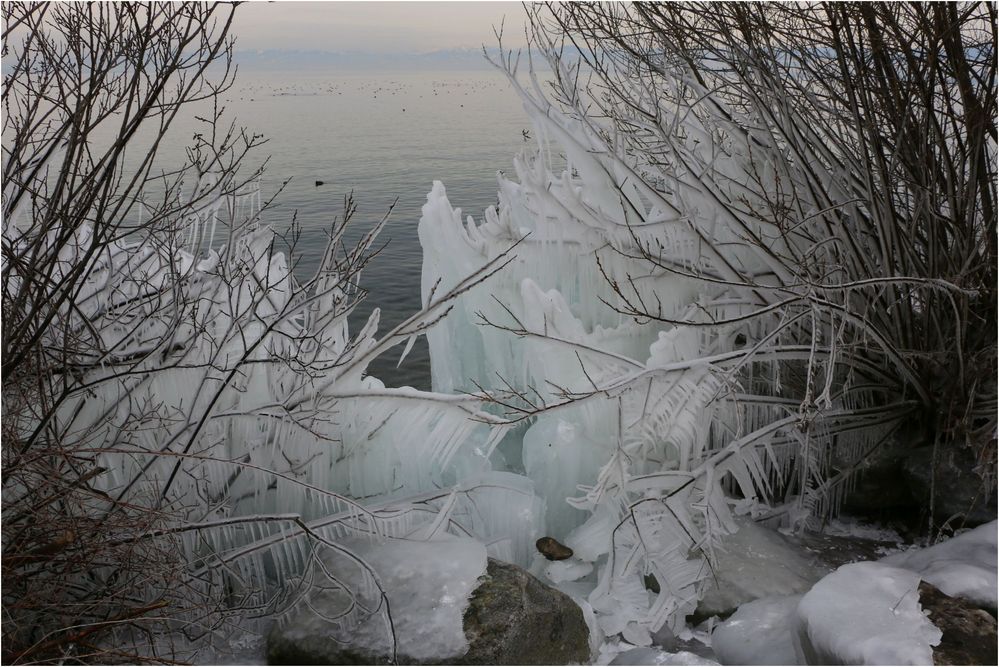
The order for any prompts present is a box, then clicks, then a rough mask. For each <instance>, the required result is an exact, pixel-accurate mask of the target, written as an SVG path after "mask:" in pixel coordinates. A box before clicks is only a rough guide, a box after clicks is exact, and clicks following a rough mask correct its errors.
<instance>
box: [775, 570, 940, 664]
mask: <svg viewBox="0 0 999 667" xmlns="http://www.w3.org/2000/svg"><path fill="white" fill-rule="evenodd" d="M793 632H794V641H795V645H796V651H797V652H798V657H799V659H801V660H802V661H803V664H809V665H930V664H933V649H932V647H933V646H936V645H937V644H939V643H940V638H941V632H940V630H939V629H938V628H937V627H936V626H935V625H933V623H931V622H930V620H929V619H927V618H926V616H925V615H924V614H923V610H922V608H921V606H920V604H919V575H918V574H916V573H915V572H910V571H908V570H902V569H899V568H896V567H890V566H888V565H883V564H881V563H852V564H850V565H844V566H843V567H841V568H839V569H838V570H836V571H835V572H833V573H832V574H830V575H828V576H826V577H825V578H823V579H822V580H821V581H820V582H819V583H817V584H816V585H815V586H813V587H812V589H811V590H810V591H808V593H806V594H805V595H804V596H803V597H802V598H801V601H800V602H799V603H798V607H797V611H796V613H795V616H794V627H793Z"/></svg>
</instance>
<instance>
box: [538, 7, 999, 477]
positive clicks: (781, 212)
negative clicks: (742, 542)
mask: <svg viewBox="0 0 999 667" xmlns="http://www.w3.org/2000/svg"><path fill="white" fill-rule="evenodd" d="M531 34H532V39H533V43H534V44H535V46H537V47H538V48H539V49H541V50H542V51H543V52H544V53H545V54H546V56H547V59H548V61H549V64H551V66H552V70H553V72H554V82H553V85H552V87H551V89H550V91H549V92H550V98H551V99H552V100H553V101H554V102H555V103H556V104H558V105H560V107H561V108H562V109H563V110H565V111H567V113H568V114H569V115H570V116H571V117H572V118H575V119H578V120H580V121H581V122H582V126H583V127H584V128H586V132H587V133H588V136H592V137H593V141H594V147H593V148H592V149H591V150H592V153H593V154H594V155H596V156H598V159H599V161H600V162H601V163H602V164H603V165H604V167H605V169H606V170H607V173H608V175H609V178H611V179H612V180H613V179H615V178H616V179H617V182H618V183H619V185H620V187H621V190H620V192H621V194H620V196H619V201H620V202H621V206H622V207H623V208H624V209H625V212H624V213H623V214H622V217H623V219H624V220H625V221H627V224H628V225H629V227H630V229H631V237H632V238H631V241H632V242H631V243H628V244H619V245H618V246H617V247H618V248H619V249H620V252H621V253H622V254H623V256H624V259H625V260H626V261H630V262H634V264H633V267H634V268H633V270H632V273H631V274H629V276H627V277H622V276H621V275H618V274H612V273H611V272H605V276H606V277H607V279H608V281H609V282H610V283H611V285H612V287H613V291H614V292H615V295H616V298H617V301H616V303H615V304H614V305H613V307H615V308H616V309H618V311H619V312H621V313H623V314H625V315H627V316H629V317H633V318H635V319H636V321H641V322H661V323H663V324H665V325H674V324H675V325H680V326H687V327H690V326H698V327H701V328H702V329H703V328H705V327H707V328H708V329H712V330H722V329H725V330H731V329H733V328H739V327H742V329H743V333H742V337H741V340H742V342H743V345H746V344H747V343H748V345H746V347H747V349H749V350H750V351H749V352H748V356H747V357H746V358H745V359H744V360H742V361H739V364H740V365H743V366H745V367H746V369H747V371H751V369H752V368H753V367H754V366H753V364H754V362H755V361H756V360H762V359H764V356H763V355H769V357H767V358H769V359H771V360H772V359H774V358H775V357H773V354H772V353H773V352H774V351H775V348H774V343H775V342H776V343H778V344H781V345H785V346H787V347H788V348H790V347H793V346H794V345H804V346H806V347H807V348H808V349H809V350H810V352H809V354H807V355H805V358H802V357H801V356H800V355H799V354H798V353H796V352H793V351H791V350H790V349H789V350H788V353H787V354H786V355H784V357H783V358H781V360H780V361H779V365H780V371H779V373H780V377H781V379H782V382H780V383H778V386H774V385H773V384H772V383H771V381H770V380H768V379H765V378H764V379H761V378H760V377H759V375H760V374H759V373H758V372H757V373H755V376H756V379H755V380H752V381H750V380H749V378H750V376H751V375H753V373H752V372H750V373H749V374H744V377H743V382H747V383H748V384H746V385H744V386H746V388H747V390H749V391H748V393H749V394H755V393H760V394H764V395H767V396H763V397H761V398H762V399H763V400H773V398H781V399H791V400H793V401H795V402H799V403H800V410H799V415H800V418H801V419H802V420H804V421H803V422H802V423H803V424H806V423H812V422H814V423H815V426H816V428H819V426H820V424H821V420H822V417H823V410H828V409H829V408H832V407H833V406H832V403H831V402H830V401H829V399H830V396H831V395H836V396H839V397H840V399H838V401H839V402H842V401H843V400H846V402H847V403H852V404H853V405H855V406H857V407H860V408H863V409H865V410H866V409H870V408H873V407H878V406H880V408H881V410H882V416H883V417H884V418H886V419H891V420H894V419H897V418H901V417H902V416H903V414H905V415H908V416H907V417H905V419H906V421H907V425H906V428H905V429H904V431H905V433H906V437H908V438H911V439H912V440H914V441H915V442H927V443H935V444H936V445H938V446H957V447H970V448H971V449H972V451H973V452H974V454H975V456H976V458H977V461H978V464H979V471H980V473H981V474H982V476H983V478H984V485H985V488H993V485H994V480H995V465H996V451H995V437H996V374H995V373H996V335H995V332H996V308H995V304H996V259H997V257H996V120H995V119H996V106H995V105H996V82H995V78H996V62H995V58H996V54H995V44H996V13H995V7H994V6H993V5H990V4H988V3H962V4H955V3H950V4H940V3H914V4H894V3H859V4H851V3H816V4H799V3H794V4H788V3H781V4H762V5H761V4H749V3H726V4H724V5H710V6H707V5H705V6H702V5H699V4H694V3H673V4H647V3H636V4H634V5H627V6H625V5H614V4H590V3H587V4H572V5H547V6H544V7H542V6H535V7H533V8H532V10H531ZM622 174H624V176H622ZM622 179H623V180H622ZM635 183H638V184H639V188H638V189H639V190H640V191H641V193H642V194H641V195H640V196H639V195H637V194H635V195H632V194H631V193H632V191H633V190H634V184H635ZM633 202H635V204H633ZM646 206H649V207H651V208H653V209H655V210H659V211H662V212H664V213H663V215H666V214H669V215H671V216H677V219H679V220H681V221H682V220H688V221H689V223H688V224H689V227H690V229H691V232H690V233H689V236H690V238H691V241H692V242H693V243H695V244H696V245H697V247H698V248H700V250H699V252H700V259H699V260H698V261H696V262H694V263H693V264H691V263H690V262H685V261H682V260H681V259H679V258H680V255H681V254H682V253H679V254H678V253H677V251H676V249H677V246H676V244H675V243H674V241H675V239H674V238H672V237H665V236H659V237H655V236H654V235H653V236H652V237H651V238H650V235H649V234H650V233H649V232H648V227H649V226H650V225H653V224H655V223H653V222H650V221H649V218H650V216H648V215H646V214H645V213H644V211H645V207H646ZM712 216H713V218H712ZM652 217H654V216H652ZM709 219H713V221H714V222H710V220H709ZM709 222H710V224H712V225H716V226H719V227H724V228H727V229H728V230H729V232H728V233H726V234H723V235H722V236H724V238H721V237H719V236H718V235H715V236H712V233H711V232H709V231H706V226H705V225H707V224H708V223H709ZM663 274H672V275H675V276H677V277H678V278H695V279H696V280H699V281H701V282H702V284H704V285H706V286H707V288H708V289H709V290H711V289H714V290H715V291H719V290H721V289H723V288H724V290H726V291H727V297H728V298H729V299H731V298H736V299H737V300H738V301H739V302H740V306H739V307H736V308H732V307H731V305H730V306H729V307H728V308H727V310H726V309H725V308H723V309H722V310H721V311H718V312H714V311H712V312H710V313H707V314H706V315H705V317H706V319H703V318H701V319H703V321H701V320H700V319H698V318H695V320H696V321H694V320H690V319H686V318H682V317H678V316H677V315H675V314H673V313H671V312H669V311H668V310H666V309H664V308H663V307H662V305H661V304H660V305H658V306H657V305H656V301H655V296H654V295H653V296H652V297H651V299H650V296H649V294H647V293H643V292H642V290H641V289H640V288H639V287H637V286H636V280H640V279H642V278H643V277H645V276H652V275H663ZM740 307H741V308H742V310H739V308H740ZM709 310H710V309H709ZM736 310H738V311H739V312H738V313H736V312H735V311H736ZM699 317H700V316H699ZM759 327H762V329H759ZM764 335H765V336H766V337H767V338H768V340H769V342H768V343H764V342H762V339H761V336H764ZM747 336H748V338H747ZM780 357H781V355H780V353H779V352H778V358H780ZM771 377H773V376H771ZM865 384H866V385H867V387H868V389H873V392H874V394H876V395H869V398H867V399H859V393H858V394H855V395H854V398H853V399H852V400H851V399H850V397H849V394H850V392H851V391H852V389H851V387H853V388H856V389H857V390H858V391H866V390H862V389H861V387H862V386H863V385H865ZM748 400H749V401H750V402H752V399H748ZM910 401H911V403H910ZM896 411H900V412H897V414H893V413H895V412H896ZM858 414H859V413H858ZM848 422H849V420H847V422H845V423H843V424H842V427H843V428H845V429H848V430H855V429H856V428H857V427H859V426H860V425H859V424H853V425H851V424H849V423H848ZM827 426H828V424H827ZM840 430H842V429H841V428H840V427H835V428H832V432H831V437H835V435H834V434H835V433H836V432H838V431H840ZM806 431H807V429H806ZM823 437H825V436H823ZM806 439H807V435H806ZM870 453H871V451H870V450H869V449H868V448H865V449H864V451H863V452H859V453H857V454H859V455H860V456H861V458H860V459H857V458H856V457H855V456H850V457H847V458H846V459H844V458H838V459H837V461H836V464H835V465H834V466H832V467H831V468H828V469H826V471H825V472H824V473H821V474H819V471H818V470H814V471H811V470H809V469H808V468H807V467H806V468H805V469H803V471H804V472H805V473H806V476H805V477H800V478H798V479H799V482H798V483H796V484H792V485H791V486H790V487H788V488H787V492H791V491H795V490H796V491H797V492H801V493H805V492H807V491H808V490H809V487H810V486H812V485H817V489H822V487H823V486H828V485H829V484H830V479H828V478H827V477H826V475H828V474H832V475H833V479H834V480H842V479H845V478H846V477H848V476H849V473H851V472H852V471H853V470H854V469H855V467H856V466H857V465H860V464H861V463H862V461H863V458H864V457H866V456H868V455H869V454H870ZM813 473H814V474H815V475H818V476H816V477H814V478H813V479H808V477H810V476H812V475H813ZM837 483H838V481H837Z"/></svg>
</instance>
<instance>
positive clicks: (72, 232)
mask: <svg viewBox="0 0 999 667" xmlns="http://www.w3.org/2000/svg"><path fill="white" fill-rule="evenodd" d="M234 10H235V7H234V6H233V5H230V4H221V3H219V4H195V3H148V4H138V3H115V4H110V3H107V4H105V3H101V4H97V3H93V4H77V3H52V4H24V3H7V4H5V5H4V7H3V14H4V19H5V30H4V33H3V50H4V58H5V66H7V65H8V64H9V70H8V71H7V72H6V74H5V77H4V82H3V100H4V108H5V111H4V144H3V169H4V186H3V195H4V201H3V206H4V211H3V212H4V220H3V275H2V281H3V287H2V289H3V350H2V352H3V358H2V363H3V378H4V383H3V384H4V387H3V413H4V419H3V445H2V447H3V526H2V529H3V659H4V661H5V662H18V663H20V662H45V661H110V660H120V661H129V662H134V661H145V660H148V661H157V660H170V659H183V658H185V657H190V656H191V655H193V653H192V651H195V650H197V649H198V648H199V646H200V645H199V644H198V642H199V641H201V640H203V639H204V638H205V637H207V636H210V635H211V634H212V632H213V631H214V630H215V629H216V628H219V627H220V626H223V625H224V624H226V623H227V622H228V621H230V620H233V621H234V622H236V621H240V622H241V621H248V620H249V621H252V619H254V618H265V619H270V618H272V617H274V616H275V615H277V614H279V613H280V612H281V611H282V610H283V609H285V608H286V607H287V605H289V604H291V603H292V602H293V601H294V600H295V599H296V598H297V597H298V596H300V595H302V594H303V592H304V591H305V588H306V587H307V585H308V584H309V582H311V581H313V580H315V579H317V578H319V576H320V575H323V574H327V573H325V571H324V570H323V568H322V566H321V552H322V551H323V550H329V549H332V550H335V551H339V552H341V553H343V554H344V555H345V556H346V557H348V558H351V559H353V560H355V561H356V562H358V564H359V566H360V571H361V572H364V571H366V566H365V565H364V563H363V561H361V560H360V559H357V558H356V557H355V556H353V555H352V554H350V553H349V552H347V551H346V550H344V549H342V548H340V547H338V544H337V543H338V541H339V540H340V538H341V537H343V536H344V535H345V534H357V533H362V534H365V533H377V534H381V535H385V534H390V535H391V534H393V530H394V528H393V527H394V526H396V525H397V524H399V523H400V521H402V520H403V519H406V518H407V517H408V516H409V514H410V513H412V514H415V515H419V516H422V515H428V516H429V517H430V518H435V517H436V513H435V506H434V504H433V502H432V501H430V500H427V499H423V500H421V501H420V502H419V503H418V504H417V505H411V506H407V507H403V508H400V507H393V508H392V509H391V511H387V512H384V513H382V514H379V512H378V511H377V510H372V509H368V508H365V507H362V506H361V505H360V504H358V503H357V502H355V501H353V500H351V499H350V498H349V497H348V494H347V493H338V492H335V491H333V490H331V489H332V488H333V487H334V486H335V484H334V478H337V479H340V477H344V476H343V475H340V473H339V468H338V465H339V464H340V462H341V461H344V460H349V459H350V457H351V456H352V455H354V454H356V453H357V452H358V451H362V450H363V448H364V447H366V446H371V443H372V442H376V441H377V439H376V438H374V434H375V433H376V432H379V430H380V429H381V431H382V432H387V431H390V430H391V429H392V428H396V429H397V430H399V429H401V428H403V427H402V426H394V425H395V422H396V421H398V422H407V420H409V419H411V418H412V415H413V414H414V413H416V412H418V413H419V418H420V419H423V420H425V421H427V422H430V423H432V424H433V425H434V433H435V435H436V436H437V437H439V438H440V439H441V441H440V442H437V441H435V440H434V439H433V438H427V443H425V444H426V446H427V447H428V448H432V447H436V448H437V449H436V450H435V452H436V453H435V454H434V456H435V457H438V455H439V457H438V458H443V459H446V458H447V457H448V456H451V455H453V452H454V450H455V448H456V447H457V446H458V445H460V443H461V442H462V441H463V438H464V437H466V436H467V434H468V433H470V432H471V431H472V430H474V429H475V428H479V427H482V428H485V429H487V430H488V429H489V428H491V426H490V425H489V424H494V423H496V422H499V421H500V420H497V419H495V418H493V417H491V416H490V415H489V414H487V413H485V412H483V411H481V410H479V408H478V403H479V401H477V400H475V399H473V398H471V397H450V398H447V399H445V398H443V397H439V396H433V395H423V394H419V393H418V392H415V393H414V392H404V391H394V390H391V389H384V388H379V387H376V386H373V385H372V383H371V382H369V381H367V380H366V379H365V377H364V375H365V370H366V367H367V364H368V362H369V361H370V360H371V359H372V358H373V357H374V356H376V355H378V354H380V353H382V352H384V351H385V350H387V349H389V348H391V347H392V346H394V345H395V344H397V343H399V342H402V341H405V340H407V339H412V338H413V337H415V336H416V335H418V334H420V333H421V332H423V331H425V330H426V328H427V327H429V326H431V325H432V324H433V323H434V322H435V321H436V320H437V319H439V318H440V317H441V316H442V314H443V313H444V312H446V310H447V307H448V303H449V302H450V301H452V300H453V299H454V298H455V297H456V296H457V295H459V294H461V293H462V291H464V290H466V289H468V287H469V286H470V285H473V284H475V283H476V282H477V281H478V280H480V279H482V278H484V277H486V276H488V275H489V274H490V273H491V272H494V271H495V270H497V269H498V268H500V267H502V265H503V258H502V257H501V258H498V259H497V260H496V261H494V262H492V263H491V264H488V265H486V266H484V267H483V269H482V270H481V271H480V272H479V273H477V274H476V275H473V276H471V277H469V279H468V280H467V281H465V282H463V283H461V284H459V285H457V286H456V287H455V288H454V289H452V290H450V291H448V292H447V293H441V294H436V295H432V296H431V298H430V299H428V301H427V303H426V304H425V306H426V307H425V309H424V310H422V311H420V312H418V313H416V314H414V315H413V316H412V317H410V318H408V319H406V320H405V321H404V322H403V323H401V324H400V325H399V326H397V327H395V328H394V329H393V330H392V331H389V332H388V333H387V334H385V335H383V336H381V337H376V328H377V323H378V314H377V312H376V313H374V314H373V315H372V317H371V318H370V319H369V321H368V323H367V325H366V326H365V327H364V328H363V329H362V330H361V331H360V332H359V333H358V334H357V335H355V336H350V335H349V334H348V332H347V328H346V320H347V316H348V314H349V313H350V311H351V310H352V309H353V307H354V306H355V305H356V302H357V300H358V299H359V298H360V297H361V296H362V295H363V293H362V292H361V291H360V290H359V287H358V278H359V272H360V270H361V269H362V268H363V267H364V266H365V263H366V262H367V261H368V260H369V258H370V253H369V248H370V247H371V244H372V242H373V241H374V239H375V237H376V236H377V234H378V232H379V230H380V229H381V227H382V224H384V222H385V220H384V219H383V220H382V221H381V223H378V224H375V225H373V226H372V228H371V229H370V230H369V231H368V232H367V233H366V234H364V235H363V236H362V238H361V239H360V241H359V242H358V243H357V244H356V245H354V246H349V245H347V244H346V243H345V242H344V232H345V229H346V224H347V222H348V220H349V219H350V217H351V215H352V214H353V211H354V206H353V202H352V201H351V200H350V199H349V198H348V199H347V200H346V201H345V206H344V209H345V211H344V215H343V216H342V217H340V218H338V219H336V220H335V221H334V222H333V223H332V224H331V225H330V228H329V238H328V245H327V248H326V252H325V253H324V255H323V258H322V261H321V262H320V266H319V267H318V268H317V270H316V272H315V273H314V275H313V276H312V277H311V278H309V279H308V280H306V281H304V282H299V281H297V280H296V279H295V278H294V276H293V275H292V271H291V267H290V266H289V261H288V259H287V256H288V255H286V254H285V253H282V252H278V250H277V249H276V246H278V245H282V244H283V246H284V247H286V248H290V251H289V252H290V253H292V254H293V253H294V252H295V245H296V243H297V239H298V232H297V227H296V226H295V225H294V224H292V225H291V226H290V227H289V228H288V229H287V230H285V231H283V232H282V234H283V235H284V236H283V238H279V237H276V232H275V231H273V230H271V229H270V228H268V227H267V226H265V225H263V224H261V223H260V213H261V211H262V210H266V208H267V207H266V205H262V204H261V201H260V191H259V186H258V185H257V181H258V177H259V175H260V173H261V170H260V168H252V169H248V168H247V167H246V166H245V163H246V161H247V157H248V156H249V155H250V154H251V151H253V149H255V148H257V147H258V146H259V145H260V144H261V143H262V141H263V140H262V138H261V137H260V136H258V135H254V134H252V133H248V132H246V131H244V130H241V129H238V128H237V127H236V125H235V124H234V123H228V124H227V123H226V122H225V121H224V119H225V118H226V116H225V113H224V110H223V109H222V108H220V105H219V100H220V96H221V95H222V94H223V93H224V92H225V91H226V90H227V89H228V88H229V87H230V86H231V84H232V82H233V76H234V68H233V67H232V61H231V56H232V48H233V42H232V40H231V38H230V35H229V32H230V28H231V25H232V19H233V12H234ZM184 114H198V116H197V117H198V120H199V122H200V123H201V127H200V131H199V132H198V133H197V134H196V135H195V136H194V137H193V139H192V140H191V144H190V146H189V147H188V148H187V150H186V151H185V153H184V155H183V156H180V155H179V154H177V153H178V152H177V151H174V154H169V151H167V150H165V149H166V147H167V146H168V145H173V144H175V143H176V142H178V141H182V140H186V137H184V138H180V137H177V136H176V133H175V132H174V133H171V131H172V130H173V129H175V127H174V126H175V123H176V122H177V121H178V120H179V119H180V118H182V117H183V116H184ZM410 406H412V407H410ZM407 410H408V412H407ZM398 415H402V416H398ZM470 416H471V417H473V418H477V419H479V420H480V422H469V421H468V417H470ZM393 420H395V421H393ZM415 421H417V420H415V419H413V420H412V421H411V422H408V423H409V424H410V425H411V423H413V422H415ZM482 422H485V425H483V424H482ZM343 424H347V425H349V426H350V427H351V429H352V430H350V434H352V435H353V436H356V437H357V438H358V439H359V442H361V443H362V445H357V443H354V442H352V441H346V440H347V437H346V436H344V435H343V434H342V431H343V428H345V427H343V428H342V425H343ZM386 425H389V426H386ZM421 444H424V443H421ZM435 460H436V459H435ZM390 463H391V462H389V463H387V464H386V465H389V464H390ZM337 475H340V477H337ZM341 483H342V480H341ZM342 484H343V485H346V486H349V480H348V482H346V483H342ZM348 490H349V489H348ZM390 490H392V489H388V490H386V492H387V491H390ZM452 505H453V503H452ZM449 511H450V510H449ZM428 520H429V519H428ZM441 521H442V520H441ZM441 521H438V523H441ZM411 524H412V522H410V523H409V524H407V525H409V526H410V527H411ZM442 525H444V526H445V527H447V526H448V525H450V524H448V522H446V521H443V523H442ZM317 573H318V574H317ZM325 585H327V586H335V587H339V588H341V589H342V590H344V591H345V592H346V596H345V598H346V599H348V600H349V601H350V604H349V607H348V610H347V611H345V612H344V615H352V616H353V617H357V616H358V615H361V616H364V615H381V616H387V614H388V610H387V607H386V605H385V596H384V591H381V590H380V588H379V586H378V583H377V581H376V580H374V578H373V577H372V576H371V573H370V572H368V576H367V578H365V577H364V576H360V577H359V579H358V580H356V581H337V580H335V579H331V578H330V577H328V576H327V577H326V584H325ZM355 589H357V594H356V595H355V594H354V590H355ZM362 594H363V595H362Z"/></svg>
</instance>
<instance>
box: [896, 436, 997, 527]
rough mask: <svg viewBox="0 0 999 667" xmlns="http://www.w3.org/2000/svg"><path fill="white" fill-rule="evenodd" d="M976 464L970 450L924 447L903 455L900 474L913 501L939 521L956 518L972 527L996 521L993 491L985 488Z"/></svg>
mask: <svg viewBox="0 0 999 667" xmlns="http://www.w3.org/2000/svg"><path fill="white" fill-rule="evenodd" d="M977 465H978V461H977V459H976V457H975V454H974V453H973V452H972V450H971V449H966V448H963V447H958V446H951V447H939V448H936V447H933V446H926V447H919V448H917V449H912V450H910V451H909V452H907V453H906V456H905V458H904V459H903V461H902V473H903V479H904V480H905V481H906V482H907V485H908V487H909V491H910V493H911V494H912V496H913V498H914V499H915V500H916V502H918V503H919V505H921V506H922V507H923V508H924V509H928V508H930V507H933V511H934V514H935V516H936V517H937V518H938V519H939V520H945V519H947V518H950V517H959V518H960V520H961V521H964V522H967V523H968V524H969V525H972V526H975V525H978V524H982V523H985V522H988V521H991V520H994V519H995V518H996V489H995V487H993V488H991V489H990V488H988V485H987V483H986V482H985V481H984V480H983V479H982V477H981V475H979V474H978V472H976V470H975V467H976V466H977Z"/></svg>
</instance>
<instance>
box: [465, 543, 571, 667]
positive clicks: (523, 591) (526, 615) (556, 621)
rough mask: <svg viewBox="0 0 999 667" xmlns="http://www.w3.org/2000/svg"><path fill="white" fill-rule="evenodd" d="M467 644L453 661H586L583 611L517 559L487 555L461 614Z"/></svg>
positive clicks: (528, 663) (470, 663) (495, 663)
mask: <svg viewBox="0 0 999 667" xmlns="http://www.w3.org/2000/svg"><path fill="white" fill-rule="evenodd" d="M464 628H465V637H466V638H467V639H468V644H469V649H468V653H467V654H465V656H464V657H462V658H460V659H458V660H457V661H456V662H457V664H465V665H567V664H583V663H588V662H589V661H590V645H589V630H588V629H587V627H586V621H585V620H584V619H583V612H582V610H580V608H579V606H578V605H576V603H575V602H573V601H572V599H571V598H570V597H569V596H568V595H565V594H564V593H562V592H560V591H557V590H555V589H554V588H551V587H550V586H546V585H544V584H543V583H541V582H540V581H538V580H537V579H536V578H535V577H533V576H532V575H530V574H529V573H528V572H526V571H525V570H523V569H522V568H519V567H517V566H516V565H511V564H509V563H503V562H501V561H498V560H494V559H492V558H490V559H489V562H488V565H487V568H486V575H485V576H484V577H483V579H482V582H481V583H480V584H479V586H478V588H476V589H475V591H474V592H473V593H472V597H471V600H470V602H469V605H468V609H467V610H466V611H465V618H464Z"/></svg>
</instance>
